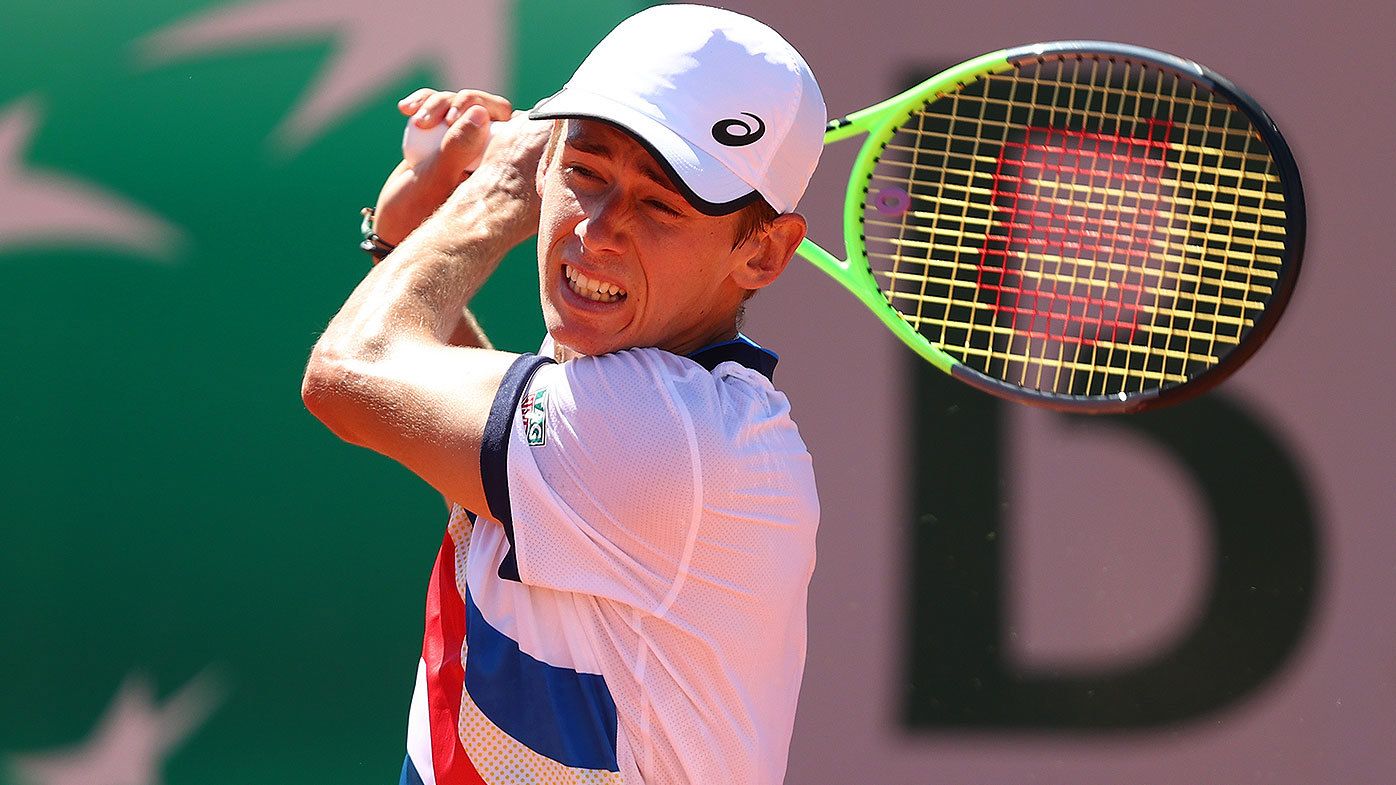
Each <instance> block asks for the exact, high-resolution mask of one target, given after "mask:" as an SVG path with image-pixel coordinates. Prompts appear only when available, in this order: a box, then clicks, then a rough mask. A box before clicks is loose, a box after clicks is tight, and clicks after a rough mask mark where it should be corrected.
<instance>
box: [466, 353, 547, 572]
mask: <svg viewBox="0 0 1396 785" xmlns="http://www.w3.org/2000/svg"><path fill="white" fill-rule="evenodd" d="M550 362H552V360H550V359H549V358H547V357H539V356H538V355H535V354H523V355H519V359H517V360H515V361H514V363H513V365H510V366H509V370H507V371H505V372H504V378H503V379H502V380H500V382H499V392H497V393H495V396H494V403H493V405H491V406H490V416H489V418H488V419H486V420H485V438H484V442H483V443H481V445H480V484H481V485H483V486H484V488H485V502H486V503H487V504H489V506H490V513H492V514H493V515H494V518H495V520H497V521H499V523H500V525H502V526H503V527H504V536H505V537H507V538H508V539H509V553H508V554H506V555H505V557H504V561H503V562H502V563H501V564H500V565H499V577H501V578H504V579H505V580H511V581H517V580H519V563H518V560H517V559H515V557H514V515H513V513H512V511H511V510H510V507H509V426H510V425H511V424H512V423H513V422H514V409H515V408H516V407H517V406H518V405H519V400H520V399H522V398H523V394H524V390H525V389H526V388H527V387H528V382H529V380H530V379H532V378H533V372H534V371H536V370H538V368H539V367H540V366H543V365H546V364H547V363H550Z"/></svg>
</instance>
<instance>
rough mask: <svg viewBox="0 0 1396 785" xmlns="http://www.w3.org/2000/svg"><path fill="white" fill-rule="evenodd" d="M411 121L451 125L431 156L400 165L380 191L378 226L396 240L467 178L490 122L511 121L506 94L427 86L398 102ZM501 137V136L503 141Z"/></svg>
mask: <svg viewBox="0 0 1396 785" xmlns="http://www.w3.org/2000/svg"><path fill="white" fill-rule="evenodd" d="M398 111H400V112H402V113H403V114H404V115H407V116H410V117H411V118H412V119H411V120H409V121H408V122H410V123H412V124H413V125H415V126H416V127H418V128H420V129H422V130H427V129H431V128H435V127H436V126H438V125H440V124H442V123H446V124H448V125H449V126H450V130H448V131H447V132H446V135H445V137H444V138H443V139H442V140H441V144H440V148H439V149H438V150H437V151H436V152H435V153H434V154H432V155H428V156H427V157H426V158H425V159H423V160H422V161H420V162H418V163H417V165H416V166H409V165H408V164H407V162H406V161H403V162H402V163H400V164H398V166H397V168H396V169H394V170H393V173H392V174H390V175H389V176H388V179H387V181H386V182H384V183H383V188H382V190H381V191H379V193H378V206H377V208H376V210H375V213H376V216H375V222H374V228H375V230H376V231H377V232H378V236H379V237H382V238H383V239H384V240H385V241H387V242H389V243H392V244H393V245H397V244H398V243H401V242H402V241H403V239H404V238H406V237H407V235H409V234H411V233H412V231H413V230H414V229H416V228H417V227H418V226H420V225H421V224H422V222H423V221H425V220H426V219H427V218H428V217H430V216H431V214H432V213H433V212H435V211H436V208H438V207H440V206H441V205H442V204H443V203H445V201H446V199H447V198H448V197H449V196H450V195H451V193H452V192H453V191H455V189H456V187H457V186H459V185H460V184H461V183H462V182H463V181H464V180H465V179H466V177H467V174H466V172H465V168H466V166H468V165H469V164H470V163H472V162H474V161H475V160H476V159H478V158H479V157H480V154H481V152H482V151H484V149H485V146H486V145H488V144H489V143H490V135H489V133H488V132H487V128H488V125H489V123H491V122H494V121H503V120H508V119H509V118H510V116H511V115H512V114H513V105H512V104H510V103H509V100H508V99H507V98H503V97H501V96H497V95H492V94H490V93H486V92H482V91H479V90H461V91H459V92H449V91H442V90H432V89H431V88H427V87H424V88H422V89H420V90H417V91H415V92H413V93H412V94H411V95H409V96H407V97H406V98H404V99H402V100H401V101H399V102H398ZM501 141H502V140H501Z"/></svg>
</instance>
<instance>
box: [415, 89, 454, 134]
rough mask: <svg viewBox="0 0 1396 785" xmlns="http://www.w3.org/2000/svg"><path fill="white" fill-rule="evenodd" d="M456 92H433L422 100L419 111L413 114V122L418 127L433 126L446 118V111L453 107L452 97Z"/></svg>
mask: <svg viewBox="0 0 1396 785" xmlns="http://www.w3.org/2000/svg"><path fill="white" fill-rule="evenodd" d="M454 95H455V94H454V93H433V94H432V95H430V96H428V97H427V99H426V100H425V101H423V102H422V106H421V108H420V109H418V110H417V113H416V114H414V115H412V122H413V123H414V124H416V126H417V127H418V128H433V127H435V126H436V124H437V123H439V122H441V121H442V120H444V119H446V112H447V111H449V110H450V108H451V99H452V97H453V96H454Z"/></svg>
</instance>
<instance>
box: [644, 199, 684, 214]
mask: <svg viewBox="0 0 1396 785" xmlns="http://www.w3.org/2000/svg"><path fill="white" fill-rule="evenodd" d="M645 204H647V205H649V206H650V207H653V208H654V209H656V210H658V211H659V212H661V213H664V214H665V215H670V216H674V217H678V216H680V215H683V213H681V212H679V211H678V210H675V209H674V208H672V207H670V206H669V204H668V203H667V202H662V201H660V200H658V199H646V200H645Z"/></svg>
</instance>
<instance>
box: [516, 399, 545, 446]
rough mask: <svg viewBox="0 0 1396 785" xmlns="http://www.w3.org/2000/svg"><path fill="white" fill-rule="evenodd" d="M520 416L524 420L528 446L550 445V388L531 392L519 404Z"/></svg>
mask: <svg viewBox="0 0 1396 785" xmlns="http://www.w3.org/2000/svg"><path fill="white" fill-rule="evenodd" d="M519 416H521V417H522V418H523V425H524V436H525V437H526V438H527V439H528V446H530V447H541V446H543V445H544V444H547V443H548V388H547V387H540V388H538V389H537V390H532V391H530V392H529V393H528V394H527V395H525V396H524V397H523V400H522V401H520V402H519Z"/></svg>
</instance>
